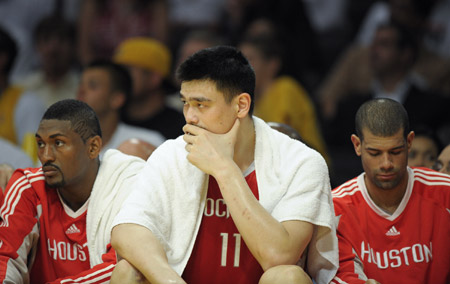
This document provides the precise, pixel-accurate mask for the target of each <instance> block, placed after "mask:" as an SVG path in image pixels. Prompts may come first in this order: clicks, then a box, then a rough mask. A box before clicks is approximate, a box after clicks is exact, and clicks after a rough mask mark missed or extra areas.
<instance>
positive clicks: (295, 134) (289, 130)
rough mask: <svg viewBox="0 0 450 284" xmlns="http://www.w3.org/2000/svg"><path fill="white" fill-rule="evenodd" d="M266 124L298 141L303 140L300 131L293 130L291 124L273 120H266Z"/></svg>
mask: <svg viewBox="0 0 450 284" xmlns="http://www.w3.org/2000/svg"><path fill="white" fill-rule="evenodd" d="M267 124H268V125H269V126H270V127H272V128H273V129H275V130H277V131H280V132H281V133H284V134H286V135H287V136H289V137H291V138H292V139H296V140H298V141H301V142H303V140H302V137H301V136H300V133H298V131H297V130H295V129H294V128H292V127H291V126H289V125H287V124H285V123H280V122H273V121H269V122H267Z"/></svg>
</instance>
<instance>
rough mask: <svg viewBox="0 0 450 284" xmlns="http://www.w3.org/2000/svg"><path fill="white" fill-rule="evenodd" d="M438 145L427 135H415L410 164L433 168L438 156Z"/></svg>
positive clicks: (409, 156) (410, 152) (411, 165)
mask: <svg viewBox="0 0 450 284" xmlns="http://www.w3.org/2000/svg"><path fill="white" fill-rule="evenodd" d="M438 154H439V153H438V147H437V145H436V143H435V142H434V141H433V139H431V138H429V137H427V136H415V137H414V140H413V141H412V145H411V149H410V151H409V155H408V166H410V167H426V168H429V169H431V168H432V167H433V165H434V163H435V162H436V159H437V156H438Z"/></svg>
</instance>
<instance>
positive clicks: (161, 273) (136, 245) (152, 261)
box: [111, 224, 186, 284]
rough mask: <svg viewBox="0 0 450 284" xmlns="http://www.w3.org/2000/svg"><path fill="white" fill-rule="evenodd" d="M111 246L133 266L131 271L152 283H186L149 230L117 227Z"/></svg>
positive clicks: (114, 230)
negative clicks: (170, 263) (133, 270)
mask: <svg viewBox="0 0 450 284" xmlns="http://www.w3.org/2000/svg"><path fill="white" fill-rule="evenodd" d="M111 244H112V246H113V247H114V249H115V250H116V252H117V254H118V255H120V256H121V257H122V258H124V259H125V260H126V261H127V262H128V263H129V264H131V266H130V269H133V268H135V269H136V270H137V272H140V273H142V274H143V275H144V277H145V279H147V280H148V281H149V282H150V283H152V284H160V283H171V284H178V283H186V282H185V281H184V280H183V279H182V278H181V277H180V276H179V275H178V274H177V273H176V272H175V271H174V270H173V269H172V268H171V267H170V265H169V263H168V260H167V256H166V252H165V251H164V248H163V246H162V245H161V243H160V242H159V240H158V239H157V238H156V237H155V236H154V235H153V233H152V232H151V231H150V230H149V229H147V228H145V227H143V226H140V225H136V224H120V225H117V226H115V227H114V228H113V230H112V233H111ZM111 283H122V282H120V281H117V282H111Z"/></svg>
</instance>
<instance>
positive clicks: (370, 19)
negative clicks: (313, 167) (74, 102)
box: [0, 0, 450, 185]
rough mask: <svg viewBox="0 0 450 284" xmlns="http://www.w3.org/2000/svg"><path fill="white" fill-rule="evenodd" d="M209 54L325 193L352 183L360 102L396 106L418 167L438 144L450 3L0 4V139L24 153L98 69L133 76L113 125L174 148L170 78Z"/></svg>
mask: <svg viewBox="0 0 450 284" xmlns="http://www.w3.org/2000/svg"><path fill="white" fill-rule="evenodd" d="M8 37H10V38H11V39H12V42H11V41H10V40H8ZM218 44H226V45H233V46H236V47H238V48H240V49H241V50H242V52H243V53H244V55H246V56H247V58H248V59H249V61H250V63H251V64H252V66H253V67H254V69H255V73H256V90H255V104H256V106H255V115H257V116H259V117H261V118H263V119H265V120H266V121H268V122H269V121H271V122H280V123H285V124H286V125H289V126H291V127H292V128H294V130H296V131H297V132H298V133H299V134H300V137H301V139H302V140H303V141H304V142H305V143H306V144H308V145H310V146H311V147H313V148H315V149H316V150H318V151H319V152H320V153H321V154H322V155H323V156H324V158H325V159H326V161H327V162H328V165H329V169H330V173H331V180H332V184H333V185H337V184H340V183H342V182H344V181H346V180H348V179H349V178H352V177H354V176H355V175H357V174H359V173H360V172H362V168H361V165H360V161H359V159H358V157H356V155H355V154H354V152H353V148H352V147H353V146H352V144H351V142H350V135H351V134H352V133H353V132H354V122H353V119H354V114H355V112H356V109H357V108H358V106H359V105H360V104H361V103H362V102H363V101H364V100H367V99H368V98H371V97H383V96H385V97H391V98H393V99H396V100H398V101H400V102H402V103H403V104H404V105H405V108H406V109H407V111H408V113H409V116H410V120H411V124H412V128H413V130H416V131H418V132H420V133H427V135H428V134H429V135H428V136H429V137H433V142H434V143H435V145H436V149H437V150H436V154H434V156H433V157H429V159H430V160H433V159H434V160H435V159H436V158H437V155H438V154H439V152H440V151H441V150H442V148H443V147H444V146H445V145H448V144H450V115H449V112H450V0H427V1H424V0H385V1H382V0H1V1H0V72H1V74H0V126H1V129H0V136H1V137H2V139H4V140H7V141H9V142H11V143H12V144H15V145H18V146H19V147H21V148H22V150H25V152H30V150H27V149H29V148H30V147H31V148H32V147H33V146H27V145H28V144H33V143H34V142H27V141H31V140H32V139H34V138H33V137H31V138H29V137H28V136H27V133H28V132H27V129H29V132H31V133H34V132H33V130H32V129H33V127H36V126H37V124H38V123H39V117H40V116H41V114H42V111H41V110H45V108H46V107H47V106H49V105H50V104H52V103H54V102H55V101H58V100H60V99H65V98H77V97H78V98H79V99H82V98H83V97H86V95H85V94H84V93H83V92H82V90H81V89H82V86H81V85H82V84H80V81H81V78H82V75H83V70H84V69H85V68H86V67H87V66H89V64H91V63H92V62H94V61H98V60H109V61H113V62H116V63H118V64H122V65H124V66H125V67H126V68H127V70H128V71H129V73H130V75H131V77H132V79H133V92H132V95H131V96H130V98H129V99H128V101H127V102H126V103H121V104H120V106H121V110H120V111H121V119H122V120H123V121H124V122H126V123H128V124H130V125H134V126H138V127H144V128H148V129H151V130H154V131H158V132H160V133H161V134H162V135H163V136H164V138H165V139H170V138H174V137H176V136H177V135H179V134H181V129H180V125H181V126H182V125H183V124H184V120H183V117H182V105H181V104H180V101H179V95H178V90H179V82H177V80H176V78H175V70H176V67H177V66H178V65H179V64H180V63H181V62H182V61H183V60H184V59H185V58H187V57H188V56H189V55H191V54H192V53H194V52H195V51H198V50H199V49H202V48H206V47H210V46H214V45H218ZM85 83H86V82H84V83H83V84H85ZM85 87H86V86H85ZM36 99H38V100H36ZM102 103H103V104H106V102H105V101H103V102H102ZM93 108H94V106H93ZM94 109H95V108H94ZM162 109H164V111H162ZM100 111H101V110H100V109H99V110H98V115H99V116H100V115H101V113H100ZM104 111H105V112H106V110H104ZM96 112H97V109H96ZM33 113H34V114H33ZM8 115H9V117H10V120H11V119H13V120H14V123H12V124H11V123H9V124H8V123H7V120H8ZM33 115H34V116H33ZM25 117H28V121H31V123H29V125H25V126H22V125H24V124H23V123H24V122H23V120H25ZM20 123H22V124H20ZM33 123H34V124H33ZM10 128H14V129H10ZM102 128H103V125H102ZM11 133H13V134H11ZM33 135H34V134H33ZM31 158H33V156H31ZM431 164H433V161H431V162H430V165H431Z"/></svg>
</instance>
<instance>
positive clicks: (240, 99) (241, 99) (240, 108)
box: [233, 93, 252, 118]
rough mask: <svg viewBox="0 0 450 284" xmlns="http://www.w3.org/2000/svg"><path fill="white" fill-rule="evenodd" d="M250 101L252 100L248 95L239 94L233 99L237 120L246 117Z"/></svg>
mask: <svg viewBox="0 0 450 284" xmlns="http://www.w3.org/2000/svg"><path fill="white" fill-rule="evenodd" d="M251 101H252V99H251V97H250V95H249V94H248V93H241V94H239V95H238V96H236V97H235V98H234V99H233V105H234V107H235V111H236V115H237V117H238V118H244V117H245V116H247V114H248V112H249V110H250V103H251Z"/></svg>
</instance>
